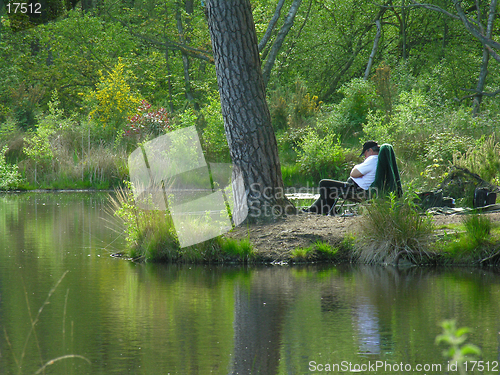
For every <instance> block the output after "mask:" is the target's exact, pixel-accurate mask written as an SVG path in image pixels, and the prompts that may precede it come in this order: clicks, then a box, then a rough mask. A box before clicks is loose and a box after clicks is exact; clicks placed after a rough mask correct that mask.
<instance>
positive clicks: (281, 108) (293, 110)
mask: <svg viewBox="0 0 500 375" xmlns="http://www.w3.org/2000/svg"><path fill="white" fill-rule="evenodd" d="M268 104H269V112H270V114H271V122H272V124H273V127H274V129H275V130H286V129H288V128H292V129H300V128H304V127H305V126H307V125H311V123H312V122H314V121H315V117H316V115H317V114H318V112H319V110H320V106H321V104H322V102H321V101H319V98H318V97H317V96H316V95H311V94H310V93H308V89H307V86H306V85H305V83H304V81H302V80H297V81H296V82H295V87H294V91H293V92H292V91H291V90H288V89H283V88H281V87H278V88H277V89H275V90H270V91H269V99H268Z"/></svg>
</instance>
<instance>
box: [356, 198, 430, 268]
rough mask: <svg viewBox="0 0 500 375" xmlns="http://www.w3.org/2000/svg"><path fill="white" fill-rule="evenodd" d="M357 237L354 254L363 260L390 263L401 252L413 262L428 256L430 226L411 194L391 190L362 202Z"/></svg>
mask: <svg viewBox="0 0 500 375" xmlns="http://www.w3.org/2000/svg"><path fill="white" fill-rule="evenodd" d="M366 211H367V212H366V214H365V215H364V217H363V221H362V224H361V225H362V226H361V229H362V230H361V237H360V240H359V241H358V243H357V244H356V247H355V255H356V256H357V257H358V258H359V261H360V262H363V263H394V261H395V260H396V259H397V257H398V254H400V253H404V254H406V255H407V257H408V258H409V259H410V260H411V261H412V262H413V263H416V264H420V263H422V262H423V261H424V260H425V259H426V258H427V257H428V256H429V254H428V252H427V249H428V245H429V243H430V240H431V236H432V234H433V230H434V226H433V222H432V219H431V217H430V216H425V215H422V214H421V213H420V212H419V210H418V208H417V207H416V205H415V203H414V197H413V196H412V194H409V193H406V194H405V195H404V197H402V198H400V199H398V198H397V197H396V195H395V194H393V193H391V194H390V195H389V196H388V197H387V198H386V199H381V198H379V199H377V200H374V201H372V202H371V204H368V205H367V206H366Z"/></svg>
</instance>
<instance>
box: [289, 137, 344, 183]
mask: <svg viewBox="0 0 500 375" xmlns="http://www.w3.org/2000/svg"><path fill="white" fill-rule="evenodd" d="M299 147H300V148H298V149H297V154H298V160H297V162H298V163H299V164H300V169H301V172H302V173H304V174H307V175H308V176H311V177H312V178H313V179H314V180H317V181H319V180H320V179H322V178H337V179H342V178H343V177H345V176H344V175H345V173H344V172H345V166H346V165H345V154H346V151H345V150H344V149H343V148H342V146H341V145H340V140H339V139H338V137H335V135H333V134H327V135H326V136H325V137H320V136H319V135H318V133H317V132H316V131H315V130H312V129H310V130H309V131H308V133H307V134H306V135H305V137H304V138H303V139H302V140H301V141H300V142H299Z"/></svg>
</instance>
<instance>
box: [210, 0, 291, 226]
mask: <svg viewBox="0 0 500 375" xmlns="http://www.w3.org/2000/svg"><path fill="white" fill-rule="evenodd" d="M206 7H207V8H206V10H207V12H206V14H207V21H208V27H209V31H210V36H211V39H212V49H213V54H214V61H215V71H216V75H217V82H218V86H219V94H220V99H221V106H222V115H223V118H224V129H225V132H226V137H227V141H228V145H229V150H230V154H231V158H232V161H233V165H234V166H235V168H237V169H238V170H239V171H240V172H241V174H242V176H243V181H244V190H245V191H244V194H243V196H244V198H243V199H244V200H246V202H240V204H247V206H248V209H249V215H248V217H247V218H248V220H249V221H250V222H256V221H261V220H266V219H272V218H275V217H276V216H277V215H280V214H283V213H285V211H286V210H289V209H293V207H291V206H290V203H289V202H288V200H287V199H286V198H285V196H284V186H283V178H282V176H281V166H280V161H279V158H278V147H277V143H276V137H275V134H274V130H273V128H272V125H271V116H270V113H269V108H268V106H267V102H266V95H265V87H264V80H263V77H262V71H261V67H260V58H259V50H258V44H257V34H256V32H255V25H254V22H253V17H252V12H251V7H250V2H249V0H208V1H207V6H206ZM236 195H237V194H235V196H236ZM289 207H290V208H289Z"/></svg>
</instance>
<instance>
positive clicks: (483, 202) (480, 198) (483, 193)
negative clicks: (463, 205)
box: [473, 187, 497, 208]
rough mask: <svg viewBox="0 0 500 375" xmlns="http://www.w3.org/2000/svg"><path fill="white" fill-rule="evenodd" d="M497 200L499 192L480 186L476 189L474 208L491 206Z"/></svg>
mask: <svg viewBox="0 0 500 375" xmlns="http://www.w3.org/2000/svg"><path fill="white" fill-rule="evenodd" d="M496 201H497V193H494V192H492V191H491V190H490V189H488V188H485V187H478V188H477V189H476V190H474V201H473V206H474V208H478V207H485V206H489V205H490V204H495V203H496Z"/></svg>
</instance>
